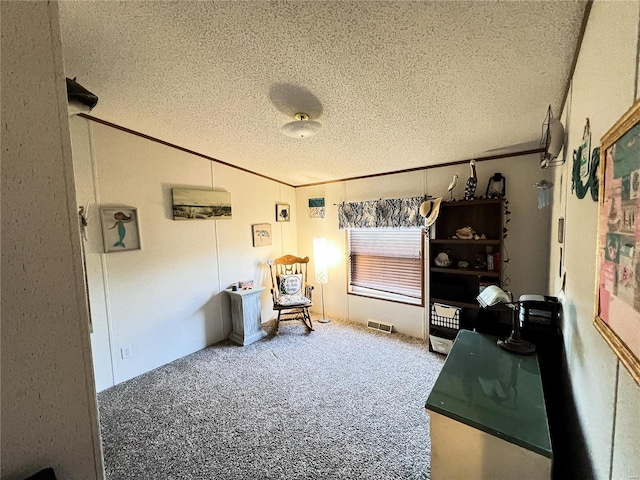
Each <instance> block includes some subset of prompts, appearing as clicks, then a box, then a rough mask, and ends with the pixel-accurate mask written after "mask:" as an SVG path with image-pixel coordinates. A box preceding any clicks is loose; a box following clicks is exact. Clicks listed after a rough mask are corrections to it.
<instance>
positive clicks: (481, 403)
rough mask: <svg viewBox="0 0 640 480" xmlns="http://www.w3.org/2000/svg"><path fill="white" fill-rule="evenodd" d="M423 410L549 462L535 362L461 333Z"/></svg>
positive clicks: (481, 337) (483, 338) (490, 339)
mask: <svg viewBox="0 0 640 480" xmlns="http://www.w3.org/2000/svg"><path fill="white" fill-rule="evenodd" d="M425 407H426V408H427V409H428V410H431V411H434V412H437V413H440V414H442V415H444V416H446V417H449V418H452V419H454V420H457V421H459V422H462V423H464V424H466V425H469V426H471V427H474V428H477V429H478V430H482V431H483V432H486V433H489V434H491V435H494V436H496V437H499V438H502V439H504V440H506V441H508V442H511V443H515V444H516V445H519V446H521V447H524V448H526V449H528V450H531V451H534V452H536V453H539V454H540V455H544V456H545V457H548V458H553V455H552V450H551V437H550V435H549V425H548V423H547V415H546V409H545V405H544V396H543V392H542V382H541V379H540V369H539V367H538V359H537V357H536V356H535V355H529V356H522V355H515V354H513V353H509V352H506V351H504V350H502V349H501V348H500V347H498V345H496V338H495V337H491V336H488V335H482V334H480V333H477V332H472V331H469V330H461V331H460V332H459V333H458V336H457V337H456V340H455V343H454V344H453V347H452V349H451V352H449V356H448V357H447V360H446V362H445V364H444V366H443V367H442V371H441V372H440V375H439V376H438V379H437V380H436V383H435V385H434V387H433V390H431V394H430V395H429V398H428V399H427V404H426V405H425Z"/></svg>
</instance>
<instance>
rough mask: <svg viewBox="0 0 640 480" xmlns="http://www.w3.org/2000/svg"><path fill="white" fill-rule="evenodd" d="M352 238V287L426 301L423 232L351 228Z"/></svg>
mask: <svg viewBox="0 0 640 480" xmlns="http://www.w3.org/2000/svg"><path fill="white" fill-rule="evenodd" d="M348 238H349V286H350V288H352V287H362V288H366V289H371V290H374V291H379V292H385V293H391V294H397V295H403V296H406V297H410V298H412V299H419V300H422V276H423V270H422V230H421V229H419V228H410V229H409V228H407V229H400V228H393V229H380V228H366V229H350V230H349V234H348ZM374 296H375V295H374ZM412 303H414V302H412Z"/></svg>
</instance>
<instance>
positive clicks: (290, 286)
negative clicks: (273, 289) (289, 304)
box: [278, 273, 302, 296]
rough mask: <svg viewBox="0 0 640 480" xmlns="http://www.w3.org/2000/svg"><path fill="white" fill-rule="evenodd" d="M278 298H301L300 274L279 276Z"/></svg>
mask: <svg viewBox="0 0 640 480" xmlns="http://www.w3.org/2000/svg"><path fill="white" fill-rule="evenodd" d="M278 291H279V292H280V296H283V295H289V296H295V295H298V296H302V274H300V273H296V274H291V275H280V277H279V278H278Z"/></svg>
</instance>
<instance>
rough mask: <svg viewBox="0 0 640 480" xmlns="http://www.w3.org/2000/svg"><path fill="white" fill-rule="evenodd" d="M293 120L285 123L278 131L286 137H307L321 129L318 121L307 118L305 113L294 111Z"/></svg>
mask: <svg viewBox="0 0 640 480" xmlns="http://www.w3.org/2000/svg"><path fill="white" fill-rule="evenodd" d="M295 118H296V120H295V121H294V122H289V123H285V124H284V125H283V126H282V127H281V128H280V131H281V132H282V133H284V134H285V135H286V136H287V137H292V138H308V137H313V136H314V135H315V134H316V133H318V132H319V131H320V130H321V129H322V125H321V124H320V122H316V121H314V120H309V115H307V114H306V113H296V115H295Z"/></svg>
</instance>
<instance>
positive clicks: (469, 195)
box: [464, 160, 478, 200]
mask: <svg viewBox="0 0 640 480" xmlns="http://www.w3.org/2000/svg"><path fill="white" fill-rule="evenodd" d="M469 167H471V176H470V177H469V178H468V179H467V184H466V185H465V186H464V199H465V200H473V197H474V195H475V193H476V186H477V185H478V176H477V175H476V161H475V160H471V162H469Z"/></svg>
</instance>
